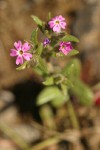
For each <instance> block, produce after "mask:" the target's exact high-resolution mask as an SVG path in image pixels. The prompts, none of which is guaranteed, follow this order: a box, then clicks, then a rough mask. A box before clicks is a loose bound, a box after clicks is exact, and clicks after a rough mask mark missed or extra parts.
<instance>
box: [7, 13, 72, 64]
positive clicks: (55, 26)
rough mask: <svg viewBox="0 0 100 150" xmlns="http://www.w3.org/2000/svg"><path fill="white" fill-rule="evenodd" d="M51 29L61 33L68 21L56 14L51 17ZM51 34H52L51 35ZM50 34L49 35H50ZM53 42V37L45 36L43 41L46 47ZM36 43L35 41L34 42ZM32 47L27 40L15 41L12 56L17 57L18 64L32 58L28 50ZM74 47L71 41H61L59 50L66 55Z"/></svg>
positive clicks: (49, 23)
mask: <svg viewBox="0 0 100 150" xmlns="http://www.w3.org/2000/svg"><path fill="white" fill-rule="evenodd" d="M35 19H36V18H35ZM48 25H49V30H51V29H52V31H53V32H56V33H58V34H56V36H57V35H59V33H60V32H61V31H62V29H65V28H66V25H67V24H66V22H65V18H64V17H62V16H61V15H59V16H56V17H54V18H51V20H50V21H49V22H48ZM50 36H51V35H50ZM50 36H49V37H50ZM50 43H51V45H52V39H50V38H45V39H44V41H43V43H42V44H43V47H44V48H46V47H47V45H49V44H50ZM33 44H34V43H33ZM30 49H31V46H30V45H29V43H28V42H25V43H24V44H22V42H21V41H18V42H15V43H14V48H13V49H11V52H10V56H12V57H17V58H16V64H17V65H19V64H23V62H24V61H23V60H27V61H29V60H30V59H31V58H32V54H31V53H29V52H27V51H29V50H30ZM72 49H73V47H72V45H71V42H60V43H59V51H61V52H62V53H63V54H64V55H67V54H68V53H69V52H70V51H71V50H72Z"/></svg>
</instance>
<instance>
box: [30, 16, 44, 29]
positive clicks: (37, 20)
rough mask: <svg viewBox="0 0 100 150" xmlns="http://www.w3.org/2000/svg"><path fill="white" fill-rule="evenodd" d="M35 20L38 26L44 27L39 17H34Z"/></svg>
mask: <svg viewBox="0 0 100 150" xmlns="http://www.w3.org/2000/svg"><path fill="white" fill-rule="evenodd" d="M32 18H33V20H34V21H35V23H36V24H37V25H38V26H42V20H40V19H39V18H38V17H37V16H34V15H32Z"/></svg>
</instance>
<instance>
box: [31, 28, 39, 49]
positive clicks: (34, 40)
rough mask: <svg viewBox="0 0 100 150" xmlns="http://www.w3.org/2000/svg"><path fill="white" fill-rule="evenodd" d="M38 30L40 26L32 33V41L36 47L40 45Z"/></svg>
mask: <svg viewBox="0 0 100 150" xmlns="http://www.w3.org/2000/svg"><path fill="white" fill-rule="evenodd" d="M37 32H38V28H37V29H35V30H34V31H33V32H32V34H31V41H32V42H33V44H34V46H35V47H36V46H37V45H38V40H37Z"/></svg>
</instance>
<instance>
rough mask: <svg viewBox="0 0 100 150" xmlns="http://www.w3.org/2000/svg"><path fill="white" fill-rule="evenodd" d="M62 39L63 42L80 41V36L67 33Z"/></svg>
mask: <svg viewBox="0 0 100 150" xmlns="http://www.w3.org/2000/svg"><path fill="white" fill-rule="evenodd" d="M60 41H63V42H79V40H78V38H76V37H75V36H73V35H65V36H64V37H62V38H61V39H60Z"/></svg>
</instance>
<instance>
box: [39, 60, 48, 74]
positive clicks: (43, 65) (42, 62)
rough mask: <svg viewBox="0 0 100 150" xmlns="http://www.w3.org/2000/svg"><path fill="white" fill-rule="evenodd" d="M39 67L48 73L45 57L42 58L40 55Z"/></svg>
mask: <svg viewBox="0 0 100 150" xmlns="http://www.w3.org/2000/svg"><path fill="white" fill-rule="evenodd" d="M38 67H39V68H40V69H41V70H42V71H43V72H44V73H46V74H48V69H47V65H46V62H45V60H44V59H42V58H41V57H39V65H38Z"/></svg>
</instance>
